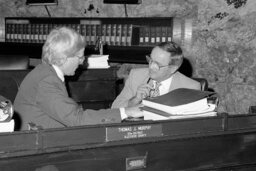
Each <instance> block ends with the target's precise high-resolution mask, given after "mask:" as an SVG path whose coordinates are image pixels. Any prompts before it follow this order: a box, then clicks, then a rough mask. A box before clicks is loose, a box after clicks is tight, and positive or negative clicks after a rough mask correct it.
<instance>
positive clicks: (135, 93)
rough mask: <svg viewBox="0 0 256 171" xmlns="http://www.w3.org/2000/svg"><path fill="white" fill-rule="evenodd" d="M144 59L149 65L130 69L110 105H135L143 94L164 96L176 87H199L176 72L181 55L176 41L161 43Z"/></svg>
mask: <svg viewBox="0 0 256 171" xmlns="http://www.w3.org/2000/svg"><path fill="white" fill-rule="evenodd" d="M146 59H147V61H148V63H149V67H148V68H139V69H133V70H131V72H130V75H129V77H128V79H127V81H126V83H125V86H124V88H123V90H122V92H121V93H120V94H119V95H118V97H117V98H116V99H115V101H114V102H113V104H112V108H119V107H128V106H135V105H138V104H140V103H141V101H142V100H143V99H144V98H146V97H149V96H151V97H152V96H154V97H155V96H159V95H163V94H166V93H168V92H170V91H172V90H175V89H178V88H189V89H196V90H200V89H201V85H200V83H199V82H197V81H195V80H193V79H191V78H188V77H186V76H185V75H183V74H182V73H180V72H178V69H179V67H180V66H181V64H182V62H183V54H182V50H181V48H180V47H179V46H178V45H177V44H176V43H174V42H165V43H160V44H159V45H157V46H156V47H154V48H153V50H152V51H151V54H150V55H147V56H146Z"/></svg>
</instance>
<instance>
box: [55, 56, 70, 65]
mask: <svg viewBox="0 0 256 171" xmlns="http://www.w3.org/2000/svg"><path fill="white" fill-rule="evenodd" d="M67 60H68V58H61V59H60V60H58V62H56V65H57V66H62V65H64V64H65V63H66V61H67Z"/></svg>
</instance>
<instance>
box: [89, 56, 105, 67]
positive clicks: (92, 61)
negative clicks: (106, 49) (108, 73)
mask: <svg viewBox="0 0 256 171" xmlns="http://www.w3.org/2000/svg"><path fill="white" fill-rule="evenodd" d="M108 56H109V55H91V56H89V57H88V68H89V69H90V68H91V69H92V68H109V67H110V66H109V65H108Z"/></svg>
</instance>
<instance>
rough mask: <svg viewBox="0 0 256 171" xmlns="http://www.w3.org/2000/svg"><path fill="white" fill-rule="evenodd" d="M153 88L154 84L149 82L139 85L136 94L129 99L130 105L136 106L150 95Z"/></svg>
mask: <svg viewBox="0 0 256 171" xmlns="http://www.w3.org/2000/svg"><path fill="white" fill-rule="evenodd" d="M151 89H153V86H151V85H149V84H142V85H141V86H139V87H138V89H137V92H136V95H135V96H134V97H133V98H131V99H130V100H129V102H128V106H135V105H138V104H140V103H141V101H142V100H143V99H145V98H146V97H148V96H149V93H150V90H151Z"/></svg>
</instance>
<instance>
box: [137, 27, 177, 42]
mask: <svg viewBox="0 0 256 171" xmlns="http://www.w3.org/2000/svg"><path fill="white" fill-rule="evenodd" d="M170 41H172V27H171V26H142V27H140V43H139V44H140V45H146V46H148V45H153V46H154V45H156V44H158V43H161V42H170Z"/></svg>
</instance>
